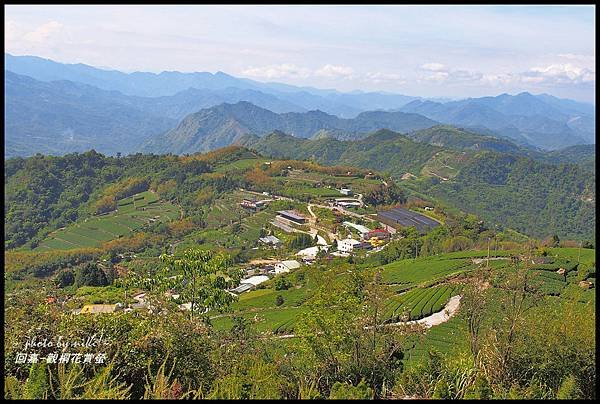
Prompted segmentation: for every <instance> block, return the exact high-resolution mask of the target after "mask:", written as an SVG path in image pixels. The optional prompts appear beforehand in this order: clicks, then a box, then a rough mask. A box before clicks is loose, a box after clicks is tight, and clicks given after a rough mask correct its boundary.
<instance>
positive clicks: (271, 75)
mask: <svg viewBox="0 0 600 404" xmlns="http://www.w3.org/2000/svg"><path fill="white" fill-rule="evenodd" d="M242 74H245V75H247V76H250V77H261V78H265V79H281V78H307V77H309V76H311V71H310V69H307V68H305V67H299V66H296V65H294V64H291V63H283V64H279V65H269V66H263V67H249V68H248V69H245V70H243V71H242Z"/></svg>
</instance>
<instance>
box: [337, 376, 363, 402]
mask: <svg viewBox="0 0 600 404" xmlns="http://www.w3.org/2000/svg"><path fill="white" fill-rule="evenodd" d="M329 398H330V399H332V400H340V399H350V400H370V399H372V398H373V389H371V388H370V387H369V386H367V384H366V383H365V381H364V380H361V381H360V383H359V384H358V385H357V386H353V385H351V384H349V383H340V382H335V384H334V385H333V387H331V393H330V394H329Z"/></svg>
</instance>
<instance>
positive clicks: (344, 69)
mask: <svg viewBox="0 0 600 404" xmlns="http://www.w3.org/2000/svg"><path fill="white" fill-rule="evenodd" d="M314 75H315V76H320V77H330V78H347V79H351V78H352V77H353V75H354V69H352V68H351V67H348V66H334V65H330V64H327V65H325V66H323V67H321V68H320V69H317V70H316V71H315V72H314Z"/></svg>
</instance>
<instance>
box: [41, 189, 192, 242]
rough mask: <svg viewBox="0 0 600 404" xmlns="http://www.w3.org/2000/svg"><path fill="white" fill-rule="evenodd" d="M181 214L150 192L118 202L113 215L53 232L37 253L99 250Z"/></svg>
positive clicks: (91, 219)
mask: <svg viewBox="0 0 600 404" xmlns="http://www.w3.org/2000/svg"><path fill="white" fill-rule="evenodd" d="M179 215H180V212H179V209H178V208H177V207H176V206H175V205H173V204H171V203H169V202H164V201H160V200H158V198H157V197H156V195H155V194H154V193H152V192H150V191H146V192H141V193H139V194H136V195H133V196H130V197H128V198H124V199H121V200H119V201H118V202H117V210H116V211H114V212H110V213H107V214H104V215H98V216H93V217H90V218H87V219H84V220H83V221H79V222H77V223H74V224H72V225H70V226H68V227H65V228H63V229H59V230H56V231H54V232H52V233H50V234H49V235H48V236H47V237H46V238H45V239H44V240H43V241H42V242H41V243H40V244H39V245H38V246H37V247H36V248H35V249H34V251H48V250H53V249H60V250H68V249H73V248H81V247H98V246H100V245H101V244H102V243H104V242H106V241H110V240H114V239H116V238H119V237H125V236H128V235H130V234H132V233H133V232H134V231H137V230H140V229H141V228H142V227H143V226H144V225H146V224H148V223H150V222H151V221H157V222H169V221H171V220H174V219H177V218H178V217H179Z"/></svg>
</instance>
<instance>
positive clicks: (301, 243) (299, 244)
mask: <svg viewBox="0 0 600 404" xmlns="http://www.w3.org/2000/svg"><path fill="white" fill-rule="evenodd" d="M314 242H315V241H314V240H313V238H312V237H311V236H310V234H306V233H298V234H296V235H295V236H293V237H291V238H290V239H288V241H287V243H286V244H287V247H288V248H290V249H302V248H306V247H310V246H312V245H313V244H314Z"/></svg>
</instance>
